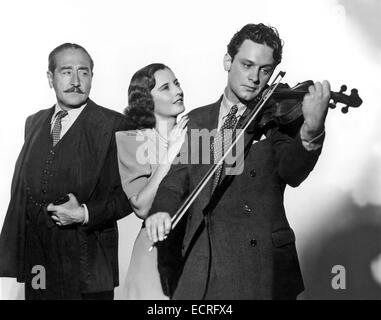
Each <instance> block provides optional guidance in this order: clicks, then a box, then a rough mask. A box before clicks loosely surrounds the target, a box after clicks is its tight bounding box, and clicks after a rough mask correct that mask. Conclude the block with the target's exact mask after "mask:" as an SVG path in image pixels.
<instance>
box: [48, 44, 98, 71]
mask: <svg viewBox="0 0 381 320" xmlns="http://www.w3.org/2000/svg"><path fill="white" fill-rule="evenodd" d="M67 49H75V50H82V51H83V52H84V53H85V54H86V55H87V56H88V57H89V60H90V69H91V73H93V69H94V61H93V59H92V58H91V56H90V54H89V53H88V52H87V50H86V49H85V48H84V47H82V46H80V45H79V44H76V43H69V42H67V43H64V44H61V45H59V46H58V47H57V48H55V49H54V50H53V51H52V52H50V54H49V65H48V69H49V71H50V72H51V73H54V70H56V67H57V63H56V55H57V54H58V53H60V52H62V51H64V50H67Z"/></svg>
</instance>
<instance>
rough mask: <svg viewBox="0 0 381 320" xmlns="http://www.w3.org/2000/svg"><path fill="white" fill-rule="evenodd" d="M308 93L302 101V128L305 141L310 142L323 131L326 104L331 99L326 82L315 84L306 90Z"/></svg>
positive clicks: (326, 109)
mask: <svg viewBox="0 0 381 320" xmlns="http://www.w3.org/2000/svg"><path fill="white" fill-rule="evenodd" d="M308 91H309V93H307V94H306V95H305V96H304V99H303V107H302V111H303V116H304V125H303V127H302V130H303V132H302V133H303V135H304V137H305V139H307V140H310V139H313V138H314V137H316V136H318V135H319V134H321V133H322V131H323V130H324V122H325V118H326V117H327V112H328V104H329V100H330V98H331V86H330V84H329V82H328V81H326V80H324V81H323V82H322V83H320V82H316V83H315V84H314V85H313V86H310V87H309V88H308Z"/></svg>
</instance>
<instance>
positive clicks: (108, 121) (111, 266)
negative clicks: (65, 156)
mask: <svg viewBox="0 0 381 320" xmlns="http://www.w3.org/2000/svg"><path fill="white" fill-rule="evenodd" d="M53 112H54V107H52V108H50V109H46V110H41V111H39V112H37V113H36V114H34V115H32V116H30V117H29V118H28V119H27V121H26V126H25V142H24V145H23V148H22V151H21V153H20V155H19V157H18V159H17V162H16V168H15V172H14V176H13V180H12V189H11V200H10V203H9V207H8V211H7V215H6V218H5V221H4V225H3V229H2V232H1V236H0V276H2V277H15V278H17V280H18V281H19V282H24V281H25V279H26V275H25V272H26V271H25V265H26V262H25V241H26V239H25V230H26V228H25V221H26V220H25V219H26V208H27V205H28V204H27V193H26V190H25V188H26V186H25V166H26V163H27V161H28V156H29V153H30V150H31V148H33V146H34V147H36V145H35V144H36V139H37V136H38V135H39V134H40V133H41V130H42V128H43V124H44V123H45V122H46V121H48V120H47V119H50V117H51V116H52V114H53ZM77 121H81V127H80V128H78V129H79V130H80V133H79V136H80V137H81V141H82V142H81V143H83V144H85V145H81V146H80V147H83V150H87V152H81V154H76V157H78V158H79V159H78V160H77V161H79V164H80V166H79V168H78V174H79V179H80V180H79V181H81V183H82V185H81V186H80V189H81V190H80V193H81V196H80V199H79V201H80V202H81V203H85V204H86V205H87V207H88V211H89V223H88V224H87V225H86V226H78V227H77V232H78V238H79V239H82V242H83V243H86V249H85V250H84V251H82V257H81V259H83V261H84V264H85V265H86V274H85V275H84V277H85V279H84V281H85V286H84V291H85V292H102V291H109V290H112V289H113V288H114V287H115V286H117V285H118V231H117V225H116V221H117V220H118V219H120V218H122V217H124V216H126V215H127V214H129V213H131V212H132V210H131V207H130V205H129V202H128V199H127V198H126V196H125V194H124V192H123V190H122V187H121V183H120V177H119V172H118V164H117V153H116V143H115V132H116V131H119V130H126V129H128V128H127V127H126V124H125V120H124V117H123V116H122V115H121V114H119V113H117V112H115V111H112V110H109V109H106V108H103V107H101V106H98V105H96V104H95V103H94V102H93V101H91V100H90V99H89V100H88V103H87V106H86V107H85V109H84V110H83V111H82V113H81V114H80V116H79V117H78V119H77V120H76V122H77ZM74 125H75V124H74ZM74 125H73V126H74ZM72 129H73V127H72V128H70V130H72ZM70 130H69V131H68V133H67V134H69V132H70ZM74 143H76V142H75V141H73V144H74ZM37 147H38V146H37ZM68 192H73V193H76V192H77V190H68ZM81 250H82V249H81ZM69 258H70V257H69Z"/></svg>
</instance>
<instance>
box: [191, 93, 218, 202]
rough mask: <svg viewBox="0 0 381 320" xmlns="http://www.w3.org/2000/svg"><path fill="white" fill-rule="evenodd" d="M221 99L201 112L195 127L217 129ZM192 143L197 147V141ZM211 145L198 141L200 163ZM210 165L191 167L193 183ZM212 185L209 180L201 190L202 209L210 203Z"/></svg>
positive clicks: (210, 131)
mask: <svg viewBox="0 0 381 320" xmlns="http://www.w3.org/2000/svg"><path fill="white" fill-rule="evenodd" d="M221 100H222V97H221V98H220V99H219V100H218V101H217V102H216V103H214V104H212V105H210V106H209V107H207V108H209V110H206V111H207V112H205V114H201V116H200V117H199V118H197V119H195V126H194V127H195V128H197V129H204V130H205V129H206V130H208V132H209V133H212V132H213V130H217V126H218V116H219V110H220V105H221ZM192 143H193V145H192V146H191V148H197V145H196V144H195V141H193V142H192ZM209 147H210V146H208V148H203V147H202V143H198V148H199V155H200V159H199V161H200V163H202V162H201V161H202V158H203V156H202V155H203V154H205V152H207V153H209V155H210V148H209ZM191 150H192V149H191ZM193 150H194V149H193ZM204 158H205V157H204ZM206 158H207V157H206ZM211 160H212V159H211ZM210 167H211V164H210V163H209V164H197V165H193V166H192V167H191V168H192V174H191V179H192V180H193V185H195V186H197V184H198V183H199V182H200V181H201V180H202V178H203V177H204V176H205V174H206V173H207V172H208V170H209V169H210ZM211 186H212V181H209V183H208V184H207V185H206V186H205V188H204V189H203V190H202V191H201V193H200V195H199V197H198V203H199V205H200V208H202V209H203V208H205V207H206V205H207V204H208V202H209V200H210V193H211Z"/></svg>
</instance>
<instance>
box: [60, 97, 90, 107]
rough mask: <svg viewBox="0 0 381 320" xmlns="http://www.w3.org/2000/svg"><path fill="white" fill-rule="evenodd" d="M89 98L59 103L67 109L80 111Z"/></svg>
mask: <svg viewBox="0 0 381 320" xmlns="http://www.w3.org/2000/svg"><path fill="white" fill-rule="evenodd" d="M87 100H88V98H86V99H78V100H77V99H76V100H71V101H59V104H60V105H62V106H65V107H66V108H69V109H78V108H80V107H82V106H83V105H84V104H86V103H87Z"/></svg>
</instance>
